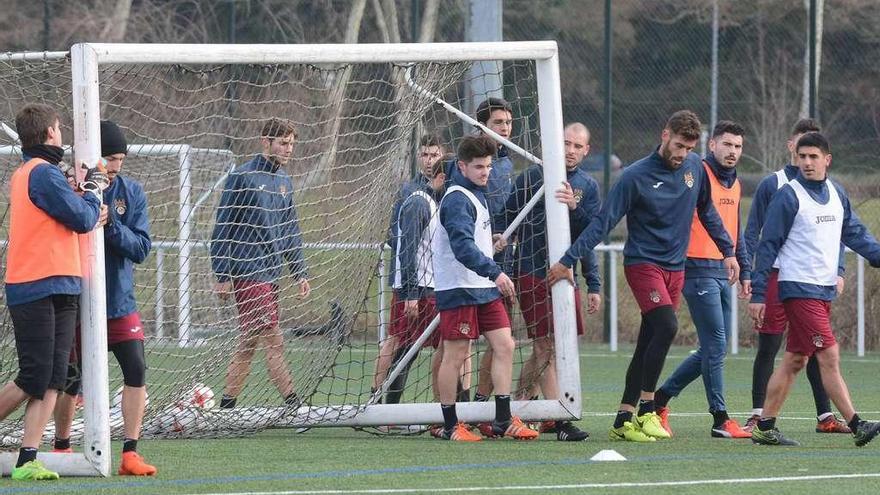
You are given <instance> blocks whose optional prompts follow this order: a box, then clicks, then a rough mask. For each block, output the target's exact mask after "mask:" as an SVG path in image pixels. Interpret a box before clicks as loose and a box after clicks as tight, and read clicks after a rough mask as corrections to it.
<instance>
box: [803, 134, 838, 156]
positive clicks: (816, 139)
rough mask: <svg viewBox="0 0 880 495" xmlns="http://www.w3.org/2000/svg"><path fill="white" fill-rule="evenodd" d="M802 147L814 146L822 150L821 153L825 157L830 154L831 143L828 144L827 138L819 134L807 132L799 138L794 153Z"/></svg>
mask: <svg viewBox="0 0 880 495" xmlns="http://www.w3.org/2000/svg"><path fill="white" fill-rule="evenodd" d="M804 146H815V147H816V148H819V149H820V150H822V153H824V154H826V155H828V154H831V143H829V142H828V138H826V137H825V136H823V135H822V134H821V133H819V132H807V133H805V134H804V135H803V136H801V138H800V139H798V142H797V147H795V151H797V150H800V149H801V148H802V147H804Z"/></svg>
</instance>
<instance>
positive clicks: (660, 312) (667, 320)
mask: <svg viewBox="0 0 880 495" xmlns="http://www.w3.org/2000/svg"><path fill="white" fill-rule="evenodd" d="M645 319H646V320H647V321H648V324H649V325H650V328H651V331H652V332H653V338H654V339H660V340H661V341H663V342H669V343H671V342H672V340H673V339H674V338H675V334H676V332H678V319H676V317H675V310H674V309H673V308H672V306H671V305H666V306H660V307H659V308H655V309H652V310H651V311H649V312H647V313H645Z"/></svg>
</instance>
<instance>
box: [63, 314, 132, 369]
mask: <svg viewBox="0 0 880 495" xmlns="http://www.w3.org/2000/svg"><path fill="white" fill-rule="evenodd" d="M129 340H144V325H143V324H142V323H141V314H140V313H138V312H137V311H135V312H134V313H131V314H127V315H125V316H120V317H119V318H111V319H109V320H107V345H108V346H111V345H113V344H119V343H122V342H128V341H129ZM81 345H82V335H81V333H80V329H79V325H78V324H77V326H76V335H75V336H74V341H73V346H72V347H71V348H70V362H71V363H75V362H77V361H79V349H80V346H81Z"/></svg>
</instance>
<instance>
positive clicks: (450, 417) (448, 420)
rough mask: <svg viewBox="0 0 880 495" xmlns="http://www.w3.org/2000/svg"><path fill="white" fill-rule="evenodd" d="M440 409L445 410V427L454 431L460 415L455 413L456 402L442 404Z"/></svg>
mask: <svg viewBox="0 0 880 495" xmlns="http://www.w3.org/2000/svg"><path fill="white" fill-rule="evenodd" d="M440 410H441V411H443V429H444V430H446V431H452V429H453V428H455V424H456V423H458V415H457V414H455V404H440Z"/></svg>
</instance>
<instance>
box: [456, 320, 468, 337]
mask: <svg viewBox="0 0 880 495" xmlns="http://www.w3.org/2000/svg"><path fill="white" fill-rule="evenodd" d="M458 331H459V332H461V334H462V335H467V334H469V333H471V324H470V323H468V322H462V323H459V325H458Z"/></svg>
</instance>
